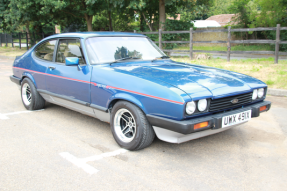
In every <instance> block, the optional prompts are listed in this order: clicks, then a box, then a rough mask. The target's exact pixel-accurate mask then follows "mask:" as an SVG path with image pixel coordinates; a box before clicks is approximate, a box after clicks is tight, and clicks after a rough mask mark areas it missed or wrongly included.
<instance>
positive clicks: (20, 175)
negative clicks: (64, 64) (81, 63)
mask: <svg viewBox="0 0 287 191" xmlns="http://www.w3.org/2000/svg"><path fill="white" fill-rule="evenodd" d="M11 65H12V61H11V60H3V59H2V60H0V87H1V88H0V156H1V157H0V190H1V191H4V190H13V191H16V190H21V191H22V190H29V191H31V190H49V191H50V190H69V191H71V190H196V191H198V190H228V191H230V190H240V191H242V190H260V191H262V190H268V191H270V190H272V191H274V190H280V191H281V190H286V188H287V125H286V116H287V98H286V97H285V98H282V97H281V98H280V97H271V96H268V97H267V100H270V101H272V102H273V105H272V108H271V110H270V111H269V112H267V113H263V114H261V117H259V118H254V119H252V120H251V121H249V122H248V123H246V124H244V125H242V126H239V127H235V128H231V129H230V130H227V131H225V132H222V133H219V134H216V135H212V136H209V137H205V138H201V139H197V140H194V141H190V142H187V143H183V144H179V145H178V144H170V143H165V142H163V141H160V140H158V139H156V140H155V141H154V143H153V144H152V145H151V146H150V147H148V148H146V149H144V150H140V151H136V152H130V151H125V150H121V149H120V147H119V146H118V145H117V144H116V142H115V141H114V139H113V136H112V134H111V131H110V127H109V124H107V123H103V122H101V121H99V120H97V119H94V118H92V117H88V116H85V115H82V114H80V113H77V112H74V111H71V110H68V109H66V108H63V107H60V106H56V105H52V104H47V105H46V107H45V109H44V110H41V111H34V112H27V111H26V110H25V108H24V106H23V105H22V102H21V99H20V91H19V89H18V87H17V86H16V85H15V84H14V83H12V82H11V81H10V79H9V75H11V74H12V72H11V71H12V69H11Z"/></svg>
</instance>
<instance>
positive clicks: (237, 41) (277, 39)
mask: <svg viewBox="0 0 287 191" xmlns="http://www.w3.org/2000/svg"><path fill="white" fill-rule="evenodd" d="M281 30H287V27H280V24H277V27H264V28H263V27H262V28H244V29H231V27H230V26H229V27H228V29H219V30H217V29H215V30H204V31H202V30H199V31H196V30H193V28H190V30H189V31H162V30H161V29H159V31H158V32H139V33H141V34H158V35H159V41H158V42H156V43H159V48H160V49H161V50H163V49H162V44H165V43H186V44H189V50H163V51H164V52H188V53H189V57H190V59H192V58H193V53H194V52H203V53H223V54H227V61H228V62H230V54H272V55H274V56H275V64H278V57H279V55H287V52H279V45H280V44H287V41H280V31H281ZM249 31H276V40H231V32H249ZM136 32H137V31H134V33H136ZM206 32H227V33H228V36H227V40H226V41H216V40H214V41H193V34H194V33H206ZM180 33H181V34H182V33H189V34H190V39H189V41H162V34H180ZM194 43H226V44H227V51H206V50H193V44H194ZM231 43H232V44H243V43H244V44H275V51H231Z"/></svg>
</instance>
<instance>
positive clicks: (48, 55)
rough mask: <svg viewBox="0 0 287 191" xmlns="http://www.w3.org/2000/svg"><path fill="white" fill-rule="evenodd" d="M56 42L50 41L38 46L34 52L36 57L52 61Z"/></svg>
mask: <svg viewBox="0 0 287 191" xmlns="http://www.w3.org/2000/svg"><path fill="white" fill-rule="evenodd" d="M56 42H57V41H56V40H51V41H48V42H45V43H43V44H41V45H40V46H38V47H37V48H36V50H35V55H36V57H38V58H41V59H43V60H47V61H53V54H54V50H55V45H56Z"/></svg>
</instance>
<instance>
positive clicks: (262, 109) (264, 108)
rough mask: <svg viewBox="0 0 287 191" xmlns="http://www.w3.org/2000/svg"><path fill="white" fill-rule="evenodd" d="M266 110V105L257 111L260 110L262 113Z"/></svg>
mask: <svg viewBox="0 0 287 191" xmlns="http://www.w3.org/2000/svg"><path fill="white" fill-rule="evenodd" d="M266 108H267V107H266V105H264V106H262V107H260V109H259V110H260V111H264V110H266Z"/></svg>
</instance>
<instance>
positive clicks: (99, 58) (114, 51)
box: [86, 37, 165, 64]
mask: <svg viewBox="0 0 287 191" xmlns="http://www.w3.org/2000/svg"><path fill="white" fill-rule="evenodd" d="M86 48H87V51H88V55H89V59H90V62H91V64H99V63H107V62H113V61H115V60H119V59H122V58H129V57H131V58H138V59H142V60H152V59H155V58H158V57H162V56H165V54H164V53H163V52H162V51H161V50H160V49H159V48H158V47H157V46H156V45H155V44H154V43H153V42H152V41H150V40H149V39H148V38H145V37H93V38H88V39H87V40H86Z"/></svg>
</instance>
